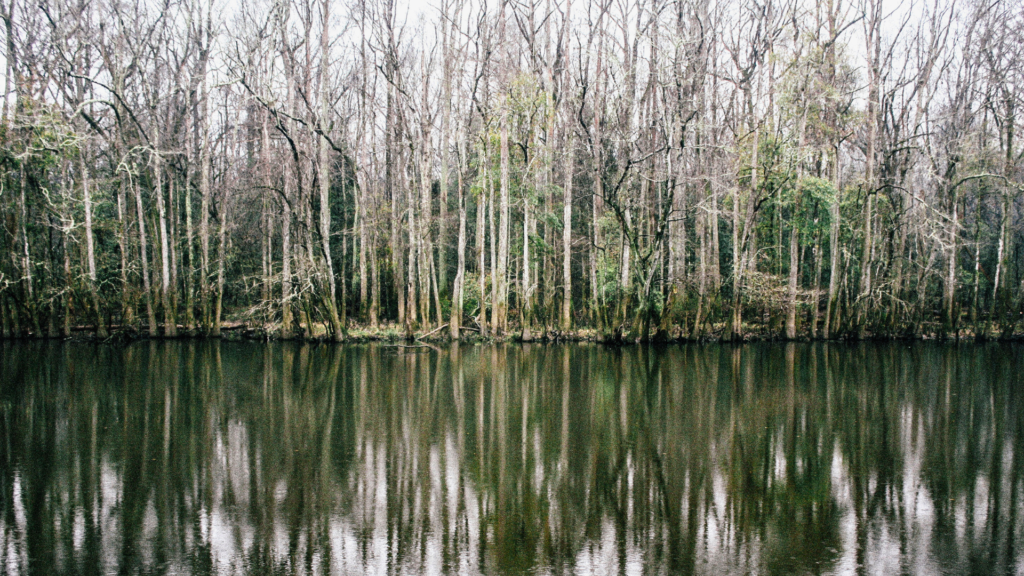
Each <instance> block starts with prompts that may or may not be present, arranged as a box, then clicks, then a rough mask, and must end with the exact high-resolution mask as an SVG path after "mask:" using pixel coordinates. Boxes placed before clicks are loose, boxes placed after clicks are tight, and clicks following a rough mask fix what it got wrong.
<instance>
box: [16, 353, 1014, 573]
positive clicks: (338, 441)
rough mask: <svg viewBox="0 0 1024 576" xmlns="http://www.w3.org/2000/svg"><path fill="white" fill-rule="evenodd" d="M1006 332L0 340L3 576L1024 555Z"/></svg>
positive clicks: (850, 568) (938, 565) (954, 568)
mask: <svg viewBox="0 0 1024 576" xmlns="http://www.w3.org/2000/svg"><path fill="white" fill-rule="evenodd" d="M1022 351H1024V348H1021V347H1019V346H1009V345H972V346H961V347H957V346H952V345H937V344H932V345H929V344H914V345H906V344H860V345H836V344H807V345H794V344H789V345H781V344H775V345H768V344H762V345H746V346H739V347H733V346H689V347H669V348H661V349H659V348H642V347H627V348H618V349H616V348H605V347H599V346H589V345H572V346H541V345H533V346H500V345H499V346H461V347H452V348H445V349H443V350H435V349H431V348H397V347H385V346H376V345H375V346H346V347H335V346H330V345H323V346H313V345H299V344H269V345H266V344H250V343H227V342H225V343H205V342H139V343H135V344H132V345H129V346H127V347H111V346H101V345H93V344H58V343H44V342H34V343H3V344H0V546H2V549H0V573H2V574H11V575H14V574H29V573H31V574H49V573H67V574H101V573H102V574H115V573H117V574H138V573H144V574H211V573H214V574H236V573H239V574H244V573H248V574H306V573H311V574H525V573H531V574H801V573H804V574H858V573H870V574H899V573H907V574H971V573H974V574H1007V573H1011V574H1014V573H1016V574H1019V573H1021V571H1022V569H1024V563H1022V562H1021V558H1020V557H1021V552H1020V551H1021V549H1022V544H1024V505H1022V489H1024V487H1022V486H1021V480H1022V474H1021V471H1022V469H1024V388H1022V386H1024V376H1022V374H1024V362H1022V354H1021V352H1022Z"/></svg>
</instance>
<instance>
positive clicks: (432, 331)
mask: <svg viewBox="0 0 1024 576" xmlns="http://www.w3.org/2000/svg"><path fill="white" fill-rule="evenodd" d="M447 327H448V325H447V324H442V325H440V326H438V327H437V328H434V329H433V330H431V331H430V332H427V333H426V334H424V335H422V336H417V337H416V339H417V340H419V339H420V338H426V337H427V336H430V335H431V334H433V333H434V332H437V331H438V330H441V329H442V328H447Z"/></svg>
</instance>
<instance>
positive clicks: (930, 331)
mask: <svg viewBox="0 0 1024 576" xmlns="http://www.w3.org/2000/svg"><path fill="white" fill-rule="evenodd" d="M177 332H178V333H177V335H176V336H164V335H163V334H164V329H163V326H161V327H160V330H159V335H157V336H153V335H151V334H150V333H149V332H148V331H146V330H140V329H139V328H138V327H136V326H130V327H124V326H116V325H115V326H111V327H110V328H109V336H107V337H105V338H100V337H98V336H97V335H96V330H95V328H94V327H90V326H75V327H72V328H71V329H70V330H69V331H66V332H64V333H58V334H34V333H31V332H29V333H25V334H21V335H10V334H3V335H0V340H18V339H34V340H40V339H51V340H52V339H57V340H76V341H103V342H109V343H116V342H127V341H135V340H147V339H160V340H163V339H193V338H194V339H205V338H220V339H221V340H228V341H242V340H251V341H308V342H331V341H333V339H332V338H331V335H330V333H329V331H328V329H327V326H326V324H323V323H314V324H313V325H312V326H311V329H303V330H300V331H296V332H295V333H293V334H291V335H289V336H286V335H284V334H283V333H282V331H281V328H280V325H278V324H269V325H268V324H253V323H247V322H239V321H227V322H224V323H222V324H221V330H220V336H210V335H208V334H206V333H204V332H203V331H201V330H199V329H196V328H189V327H187V326H179V327H178V331H177ZM461 332H462V333H461V334H460V337H459V341H460V342H462V343H469V344H472V343H492V342H523V343H529V342H540V343H557V342H593V343H603V344H609V345H628V344H638V343H640V342H641V338H640V337H639V335H636V334H632V333H625V334H622V333H616V332H612V331H599V330H596V329H594V328H578V329H573V330H568V331H566V330H558V329H553V328H544V327H535V328H533V329H532V330H528V331H525V332H524V331H523V330H522V329H518V328H517V329H515V330H513V331H511V332H510V333H508V334H504V335H501V336H492V335H481V333H480V330H479V329H478V328H473V327H463V329H462V331H461ZM824 340H829V341H856V340H875V341H879V340H888V341H899V340H904V341H913V340H922V341H925V340H937V341H956V342H972V341H978V342H988V341H1019V340H1024V333H1022V332H1021V331H1019V330H1018V331H1015V332H1014V333H1012V334H1010V335H1004V334H1000V333H999V332H998V331H996V330H991V329H990V330H989V331H988V333H984V334H979V333H978V332H977V331H976V330H975V329H973V327H967V328H962V329H960V330H959V331H957V332H956V333H953V334H949V333H945V332H944V331H943V330H942V329H941V325H939V324H938V323H936V324H935V325H934V326H931V325H928V326H923V327H922V329H921V330H920V331H918V332H917V333H914V332H909V331H908V332H904V333H872V332H866V333H865V334H863V335H859V334H856V333H840V334H836V335H834V336H833V337H831V338H828V339H825V338H822V337H821V336H820V335H811V334H808V333H804V334H800V335H798V336H797V337H796V338H793V339H787V338H786V337H785V334H784V333H782V331H780V330H777V329H774V327H773V326H770V325H768V324H759V323H744V330H743V337H742V339H741V340H739V341H742V342H787V341H793V342H811V341H824ZM451 341H452V338H451V336H450V334H449V330H448V325H447V324H444V325H441V326H439V327H435V328H432V329H430V330H411V331H410V330H407V329H405V328H404V327H403V326H402V325H399V324H382V325H379V326H377V327H371V326H367V325H360V324H350V325H349V328H348V330H347V331H346V335H345V337H344V338H343V339H342V340H341V341H340V342H342V343H346V342H347V343H363V342H387V343H402V342H406V343H409V342H426V343H432V344H438V343H447V342H451ZM732 341H736V340H734V339H733V338H732V337H731V334H730V332H729V329H728V325H727V324H725V323H718V324H713V325H709V326H708V327H707V329H706V330H705V331H704V333H703V334H702V335H700V336H694V335H692V334H690V333H689V332H686V331H684V330H682V329H681V328H680V327H673V328H672V329H670V330H668V331H667V333H660V334H654V335H652V336H651V337H650V338H649V339H648V342H656V343H665V344H669V343H683V342H732Z"/></svg>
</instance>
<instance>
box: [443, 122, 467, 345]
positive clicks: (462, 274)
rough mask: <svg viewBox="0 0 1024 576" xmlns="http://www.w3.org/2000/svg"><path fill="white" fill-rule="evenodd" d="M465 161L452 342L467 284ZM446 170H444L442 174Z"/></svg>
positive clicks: (457, 333)
mask: <svg viewBox="0 0 1024 576" xmlns="http://www.w3.org/2000/svg"><path fill="white" fill-rule="evenodd" d="M465 156H466V146H465V143H464V142H463V143H460V153H459V158H460V159H462V158H465ZM462 162H464V160H460V165H459V181H458V191H457V192H456V193H457V194H458V198H457V201H458V203H459V239H458V248H457V257H458V264H457V265H456V268H455V285H454V286H453V288H452V312H451V319H450V320H449V322H448V324H449V326H448V331H449V333H450V334H451V337H452V340H458V339H459V337H460V329H461V327H462V306H463V300H464V296H463V285H464V284H465V282H466V192H465V189H464V187H463V177H464V172H465V167H464V166H463V165H462V164H461V163H462ZM443 172H444V169H442V173H443Z"/></svg>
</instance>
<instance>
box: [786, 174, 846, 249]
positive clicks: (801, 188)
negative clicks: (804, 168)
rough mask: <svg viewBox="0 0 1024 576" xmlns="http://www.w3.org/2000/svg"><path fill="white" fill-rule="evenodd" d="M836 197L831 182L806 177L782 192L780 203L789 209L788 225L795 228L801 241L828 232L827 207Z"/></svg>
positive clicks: (829, 220)
mask: <svg viewBox="0 0 1024 576" xmlns="http://www.w3.org/2000/svg"><path fill="white" fill-rule="evenodd" d="M836 196H837V192H836V189H835V186H833V185H832V183H831V182H829V181H828V180H823V179H821V178H816V177H814V176H806V177H804V178H802V179H801V180H800V181H799V182H797V184H796V186H794V187H791V188H787V189H785V190H784V191H783V193H782V196H781V198H780V203H781V204H782V205H784V206H786V207H787V208H788V209H789V218H788V219H787V220H788V222H789V224H790V225H791V226H796V228H797V231H798V233H799V234H800V237H801V239H803V240H807V239H810V238H813V237H814V235H815V234H826V233H827V232H828V229H829V223H830V222H831V217H830V215H829V206H831V205H832V203H833V202H835V200H836Z"/></svg>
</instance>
